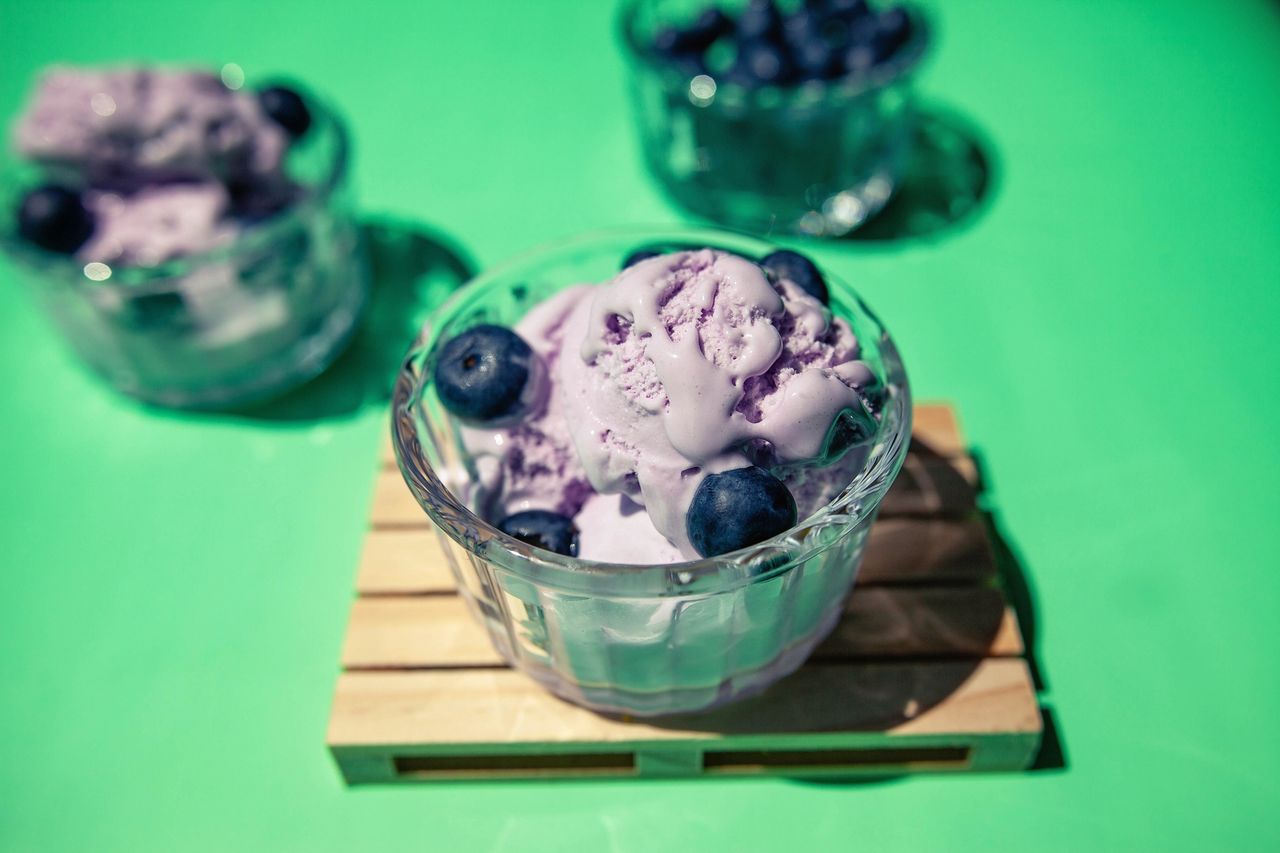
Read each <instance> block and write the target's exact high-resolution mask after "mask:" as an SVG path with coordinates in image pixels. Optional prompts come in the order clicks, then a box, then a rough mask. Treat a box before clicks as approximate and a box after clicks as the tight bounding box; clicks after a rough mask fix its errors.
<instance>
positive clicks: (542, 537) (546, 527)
mask: <svg viewBox="0 0 1280 853" xmlns="http://www.w3.org/2000/svg"><path fill="white" fill-rule="evenodd" d="M498 529H499V530H501V531H502V532H503V533H505V534H507V535H508V536H512V537H514V538H516V539H519V540H520V541H521V542H528V543H529V544H530V545H532V546H533V547H535V548H543V549H545V550H547V551H554V552H555V553H557V554H564V555H565V556H566V557H576V556H578V528H577V527H576V526H575V525H574V523H573V519H571V518H568V517H567V516H563V515H561V514H560V513H558V512H550V511H548V510H545V509H527V510H525V511H524V512H517V513H515V514H514V515H508V516H507V517H506V518H504V519H502V521H500V522H498Z"/></svg>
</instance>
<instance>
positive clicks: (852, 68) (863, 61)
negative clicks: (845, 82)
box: [844, 41, 876, 77]
mask: <svg viewBox="0 0 1280 853" xmlns="http://www.w3.org/2000/svg"><path fill="white" fill-rule="evenodd" d="M875 64H876V49H875V48H874V47H873V46H872V45H870V44H869V43H867V42H865V41H854V42H853V43H852V44H850V45H849V47H848V49H847V50H846V51H845V54H844V69H845V72H846V73H848V74H849V76H850V77H865V76H866V75H867V74H868V73H869V72H870V71H871V69H872V68H873V67H875Z"/></svg>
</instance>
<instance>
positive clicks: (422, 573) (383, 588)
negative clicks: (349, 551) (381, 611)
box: [356, 528, 458, 595]
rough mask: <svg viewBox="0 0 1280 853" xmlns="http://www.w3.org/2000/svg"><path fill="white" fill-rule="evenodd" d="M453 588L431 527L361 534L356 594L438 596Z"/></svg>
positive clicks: (453, 584) (451, 573) (443, 557)
mask: <svg viewBox="0 0 1280 853" xmlns="http://www.w3.org/2000/svg"><path fill="white" fill-rule="evenodd" d="M457 589H458V585H457V583H455V582H454V579H453V572H451V571H450V570H449V563H448V561H447V559H446V558H445V555H444V550H443V549H442V548H441V547H440V540H439V538H438V534H437V533H436V532H435V531H434V530H431V529H430V528H427V529H411V530H370V531H369V533H368V534H367V535H366V536H365V538H364V551H363V552H362V553H361V555H360V568H359V570H358V571H357V573H356V593H357V594H358V595H415V594H418V595H421V594H428V595H432V594H435V595H438V594H442V593H454V592H457Z"/></svg>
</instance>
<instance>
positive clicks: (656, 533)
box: [446, 249, 875, 562]
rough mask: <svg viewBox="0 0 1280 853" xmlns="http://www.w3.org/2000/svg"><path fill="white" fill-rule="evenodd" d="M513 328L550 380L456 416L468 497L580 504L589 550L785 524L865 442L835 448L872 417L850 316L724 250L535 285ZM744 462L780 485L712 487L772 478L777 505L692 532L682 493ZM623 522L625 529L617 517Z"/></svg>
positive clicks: (674, 548)
mask: <svg viewBox="0 0 1280 853" xmlns="http://www.w3.org/2000/svg"><path fill="white" fill-rule="evenodd" d="M516 332H517V333H518V334H519V335H520V336H521V337H522V338H524V339H525V340H526V341H528V343H529V346H530V347H531V348H532V350H533V351H534V352H535V353H537V355H538V356H539V358H540V359H541V360H542V362H543V365H544V367H545V374H546V376H547V377H548V379H549V385H550V388H549V391H548V392H547V393H545V394H542V395H541V397H542V402H541V404H540V405H539V406H537V407H534V408H531V409H530V410H529V411H528V412H527V414H526V416H525V417H524V419H523V420H522V421H520V422H519V423H518V424H515V425H505V424H504V425H502V426H499V427H495V428H484V427H479V428H477V427H471V428H468V429H466V430H464V442H465V444H466V448H467V450H468V452H469V454H470V456H471V458H472V460H473V463H474V469H475V472H476V475H477V476H476V481H475V484H474V488H473V490H472V495H471V499H472V501H473V504H474V505H475V506H476V508H477V510H478V511H479V512H481V514H483V515H486V516H488V517H490V518H494V519H495V520H496V519H498V518H501V517H505V516H506V515H509V514H511V513H515V512H520V511H524V510H531V509H537V510H550V511H554V512H557V513H560V514H563V515H564V516H566V517H570V518H572V517H574V516H576V515H578V514H579V513H582V512H588V511H589V515H590V521H591V523H589V524H588V523H586V522H585V520H582V521H580V523H579V524H578V525H577V526H578V528H579V529H580V530H581V531H582V537H581V547H580V553H581V554H582V555H583V556H585V557H588V558H590V559H596V560H611V561H618V562H628V561H632V560H635V559H636V558H637V557H641V558H645V559H642V560H641V561H643V562H670V561H672V560H674V559H696V558H697V557H699V556H710V555H711V554H710V553H708V549H707V546H706V545H705V544H702V545H700V544H699V543H707V542H712V541H714V542H717V543H718V546H717V547H716V549H715V552H716V553H720V552H722V551H723V550H726V549H727V550H736V547H742V546H745V545H748V544H751V543H752V542H754V541H759V539H760V538H768V536H771V535H774V534H776V533H780V532H783V531H784V530H785V529H786V528H787V527H789V526H791V524H793V523H794V522H795V519H796V514H797V513H800V517H804V516H805V515H807V514H809V513H812V512H813V511H814V510H815V509H817V508H818V507H819V506H821V505H823V504H825V503H826V502H828V501H829V500H831V498H833V497H834V496H835V495H836V494H837V493H838V492H839V491H840V490H841V489H842V488H843V487H844V486H845V485H847V484H848V482H849V480H850V479H851V478H852V475H853V473H854V472H855V471H856V470H857V468H858V467H860V465H861V463H862V459H863V455H862V454H859V453H856V452H854V453H850V450H851V449H852V448H854V447H856V446H857V445H858V444H859V442H860V441H865V440H866V439H867V438H869V437H870V436H871V434H873V433H874V431H875V422H874V416H873V415H872V412H871V408H870V406H869V405H868V401H867V399H866V398H865V397H864V394H863V391H862V389H864V388H867V387H870V385H871V384H872V383H870V382H869V381H868V378H869V377H873V376H874V372H873V371H872V370H871V368H870V367H869V366H868V365H867V364H866V363H865V362H863V361H861V360H860V359H859V355H860V348H859V344H858V341H857V339H856V337H855V336H854V334H853V332H852V330H851V329H850V327H849V325H848V324H847V323H846V322H845V321H844V320H841V319H839V318H837V317H834V316H833V315H832V313H831V311H830V310H829V309H828V308H827V307H826V306H825V305H823V304H822V302H820V301H819V300H818V299H817V298H816V297H815V296H813V295H812V294H811V293H810V292H809V291H807V290H806V289H803V288H802V287H801V286H799V285H798V284H797V283H795V282H794V281H792V280H791V279H789V278H786V277H783V276H781V275H776V274H774V273H771V272H770V271H768V270H767V269H766V268H764V267H762V266H760V265H759V264H757V263H755V262H754V261H752V260H750V259H747V258H744V257H741V256H739V255H736V254H732V253H728V252H722V251H717V250H712V249H702V250H693V251H678V252H674V253H670V254H664V255H658V256H656V257H650V258H647V259H644V260H641V261H639V262H636V263H634V264H632V265H631V266H629V267H627V268H626V269H624V270H623V271H622V272H621V273H619V274H618V275H617V276H616V277H615V278H613V279H612V280H610V281H608V282H605V283H602V284H599V285H583V286H579V287H574V288H570V289H568V290H565V291H562V292H561V293H559V294H557V295H555V296H553V297H552V298H550V299H548V300H546V301H545V302H543V303H542V304H540V305H538V306H536V307H535V308H534V309H533V310H532V311H531V312H530V313H529V314H528V316H527V317H526V318H525V319H524V320H523V321H522V322H520V323H519V324H517V326H516ZM446 405H447V403H446ZM842 424H843V425H845V426H844V428H843V429H842V428H841V425H842ZM837 445H838V446H837ZM748 468H752V469H755V470H756V471H759V472H760V474H759V476H761V477H767V478H769V480H772V481H774V482H777V483H778V489H780V490H781V491H780V492H778V491H777V490H771V489H752V490H751V493H750V495H749V496H748V497H749V498H750V500H748V501H746V502H744V501H743V500H731V501H729V502H728V503H723V502H722V503H721V504H720V505H722V506H738V507H747V506H749V505H751V500H754V501H756V502H757V503H759V500H760V498H759V496H760V495H765V494H780V495H785V496H786V498H785V501H784V500H783V499H782V498H781V497H779V498H777V499H776V500H775V501H774V503H775V504H779V503H787V504H788V505H789V506H790V507H791V508H789V509H788V508H784V507H781V506H764V505H761V506H759V507H758V509H759V511H760V517H761V518H767V519H772V521H770V522H769V523H768V524H765V525H764V526H761V525H759V524H744V525H740V527H741V528H742V529H744V530H751V531H754V533H753V534H751V535H750V536H745V537H744V538H739V539H734V538H733V537H728V538H726V537H724V536H720V537H708V536H704V535H700V534H701V533H702V531H701V530H700V529H699V525H704V524H706V523H708V522H707V521H706V520H697V521H695V520H693V518H692V517H691V515H690V506H691V504H692V503H693V502H694V499H695V496H696V495H698V494H699V491H700V489H703V488H704V483H706V482H707V480H708V478H709V477H716V476H717V475H722V474H725V473H726V472H730V471H736V470H740V469H748ZM732 481H733V482H737V481H736V480H732ZM756 481H758V477H757V480H752V481H751V482H756ZM725 482H730V481H725ZM743 482H747V481H743ZM742 488H745V487H742ZM606 507H607V508H606ZM744 511H746V510H744ZM637 516H639V517H637ZM614 517H616V518H617V523H616V524H615V523H613V522H612V521H611V520H610V519H612V518H614ZM782 518H789V519H790V522H789V523H786V524H783V525H782V526H781V527H778V522H777V521H776V520H777V519H782ZM642 521H644V522H647V524H645V523H641V522H642ZM691 525H692V530H691ZM622 526H625V527H626V529H627V535H626V536H618V535H615V534H616V528H618V527H622ZM752 536H754V537H755V538H752ZM642 543H643V544H642ZM735 543H736V547H729V546H732V545H734V544H735Z"/></svg>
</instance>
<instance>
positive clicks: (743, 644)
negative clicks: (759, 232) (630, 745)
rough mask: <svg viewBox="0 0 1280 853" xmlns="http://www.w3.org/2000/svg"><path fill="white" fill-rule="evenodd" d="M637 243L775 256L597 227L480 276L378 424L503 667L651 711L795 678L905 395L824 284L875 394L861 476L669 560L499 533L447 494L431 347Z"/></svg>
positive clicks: (458, 468) (509, 313)
mask: <svg viewBox="0 0 1280 853" xmlns="http://www.w3.org/2000/svg"><path fill="white" fill-rule="evenodd" d="M643 246H664V247H681V246H684V247H694V246H696V247H702V246H713V247H717V248H722V249H725V250H728V251H732V252H735V253H738V254H740V255H743V256H746V257H750V258H759V257H761V256H763V255H765V254H767V253H769V252H770V251H772V250H773V248H774V247H772V246H770V245H768V244H767V243H764V242H761V241H759V240H756V239H753V238H750V237H744V236H740V235H737V234H730V233H726V232H721V231H711V230H697V229H679V230H677V229H670V230H656V229H654V230H626V231H615V232H598V233H594V234H589V235H586V236H583V237H579V238H576V239H573V240H570V241H567V242H564V243H560V244H558V245H553V246H550V247H548V248H545V249H541V250H539V251H536V252H533V253H531V254H528V255H526V256H524V257H522V258H519V259H517V260H514V261H512V262H510V263H507V264H505V265H503V266H501V267H498V268H496V269H494V270H492V271H491V272H488V273H485V274H483V275H481V276H480V277H479V278H477V279H475V280H474V281H472V282H471V283H470V284H468V285H467V286H466V287H464V288H463V289H462V290H460V291H459V292H458V293H457V294H455V295H454V296H453V297H452V298H451V299H450V300H449V301H448V302H447V303H445V304H444V305H443V306H441V307H440V308H439V309H438V310H437V311H436V312H435V313H434V314H433V315H432V316H431V318H430V319H429V321H428V322H427V324H426V326H425V328H424V329H423V331H422V333H421V335H420V337H419V338H418V340H417V342H416V343H415V344H414V346H413V348H412V349H411V350H410V352H409V355H408V356H407V358H406V360H405V363H404V367H403V369H402V371H401V373H400V376H399V379H398V381H397V384H396V389H395V396H394V400H393V403H392V407H393V408H392V427H391V429H392V438H393V443H394V445H395V451H396V455H397V458H398V460H399V464H400V470H401V472H402V473H403V474H404V478H405V482H406V483H407V484H408V486H409V488H410V490H412V492H413V494H414V497H415V498H416V499H417V501H418V503H419V504H420V505H421V506H422V508H423V510H424V511H425V512H426V513H427V515H428V516H430V518H431V519H432V521H434V522H435V525H436V529H437V533H438V534H439V536H440V540H441V543H442V545H443V546H444V551H445V553H446V555H447V557H448V562H449V565H450V568H451V569H452V571H453V574H454V576H455V578H456V580H457V583H458V589H459V591H460V592H461V594H462V596H463V597H464V598H465V600H466V601H467V603H468V605H469V607H470V609H471V611H472V613H473V615H474V616H475V617H476V618H477V619H478V620H479V621H480V623H481V624H482V625H483V626H484V627H485V628H486V629H487V631H488V633H489V637H490V639H491V640H492V641H493V645H494V647H495V648H496V649H497V650H498V652H499V653H500V654H501V655H502V657H503V658H505V659H506V660H507V661H508V662H509V663H510V664H511V665H512V666H514V667H516V668H518V669H520V670H522V671H524V672H525V673H527V674H528V675H530V676H532V677H533V678H534V679H536V680H537V681H538V682H540V683H541V684H542V685H543V686H544V687H546V688H547V689H549V690H551V691H552V692H553V693H555V694H557V695H559V696H561V697H563V698H565V699H568V700H570V701H572V702H575V703H578V704H581V705H585V706H587V707H590V708H594V709H597V710H600V711H606V712H618V713H628V714H634V715H641V716H652V715H660V714H671V713H677V712H691V711H698V710H702V709H707V708H711V707H714V706H718V705H722V704H724V703H727V702H731V701H734V700H736V699H740V698H742V697H745V696H748V695H750V694H753V693H756V692H758V691H760V690H762V689H763V688H765V687H766V686H768V685H769V684H771V683H773V682H775V681H777V680H778V679H779V678H782V677H783V676H785V675H787V674H788V673H790V672H792V671H793V670H795V669H796V668H797V667H798V666H799V665H800V664H801V663H802V662H803V661H804V660H805V658H806V657H807V656H808V655H809V653H810V652H811V651H812V650H813V648H814V646H816V645H817V643H818V642H819V641H820V640H822V638H823V637H824V636H826V634H827V633H828V632H829V631H830V630H831V629H832V628H833V627H834V626H835V623H836V621H837V619H838V618H839V615H840V612H841V610H842V608H843V604H844V600H845V597H846V595H847V594H848V592H849V589H850V587H851V586H852V585H853V581H854V577H855V575H856V573H857V570H858V564H859V562H860V561H861V558H862V552H863V546H864V544H865V542H866V538H867V533H868V530H869V529H870V526H871V523H872V521H873V520H874V517H875V514H876V510H877V508H878V506H879V504H880V500H881V498H882V497H883V496H884V494H885V492H886V491H887V490H888V488H889V486H890V484H891V483H892V482H893V479H894V477H895V476H896V474H897V472H898V469H899V467H900V466H901V464H902V460H903V457H904V455H905V454H906V450H907V444H908V439H909V437H910V434H911V400H910V394H909V392H908V389H907V381H906V375H905V373H904V372H903V369H902V364H901V361H900V360H899V358H898V353H897V350H896V349H895V348H894V345H893V342H892V341H891V340H890V338H889V336H888V334H887V333H886V332H885V330H884V328H883V326H882V325H881V324H880V321H879V320H878V319H876V317H875V316H874V315H873V314H871V312H870V311H869V310H868V309H867V308H866V307H865V306H864V305H863V304H862V302H861V300H859V299H858V297H857V296H856V295H855V294H854V293H853V291H852V290H850V289H849V288H848V287H846V286H845V285H844V284H843V283H841V282H840V281H838V280H836V279H834V278H830V277H829V278H828V281H829V284H830V287H831V291H832V298H831V305H832V310H833V311H834V312H835V313H836V314H837V315H839V316H841V317H844V318H845V319H846V320H848V321H849V322H850V324H851V325H852V327H853V330H854V333H855V334H856V335H857V336H858V339H859V341H860V343H861V345H862V348H863V357H864V358H865V359H866V360H867V361H868V362H869V363H870V364H871V365H872V367H873V369H874V370H875V371H876V372H877V373H878V374H879V375H880V377H881V379H882V380H883V381H884V382H885V385H886V387H887V389H888V398H887V401H886V403H885V405H884V408H883V412H882V416H881V422H880V426H879V430H878V432H877V433H876V435H875V436H874V438H873V439H872V443H871V450H870V452H869V454H868V457H867V461H866V463H865V466H864V467H863V469H862V470H861V472H860V473H859V474H858V475H857V476H856V477H855V479H854V480H853V482H851V483H850V484H849V485H848V487H846V488H845V489H844V490H843V491H842V492H841V493H840V494H839V496H837V497H836V498H835V499H834V500H833V501H831V503H830V504H828V505H827V506H825V507H824V508H822V509H820V510H819V511H818V512H817V513H815V514H814V515H812V516H811V517H809V518H807V519H804V520H803V521H801V522H800V523H799V524H798V525H796V526H795V527H794V528H792V529H791V530H789V531H787V532H786V533H784V534H782V535H779V536H777V537H774V538H773V539H770V540H768V541H765V542H762V543H760V544H758V545H753V546H751V547H748V548H744V549H742V550H740V551H736V552H733V553H730V554H725V555H722V556H717V557H712V558H708V559H702V560H695V561H689V562H683V563H673V564H667V565H652V566H636V565H621V564H611V563H601V562H594V561H590V560H581V559H575V558H572V557H566V556H561V555H559V554H553V553H551V552H549V551H544V550H541V549H535V548H533V547H531V546H529V545H527V544H525V543H524V542H521V541H518V540H516V539H513V538H512V537H510V536H507V535H506V534H504V533H502V532H500V531H499V530H498V529H497V528H495V527H494V526H493V525H492V524H490V523H489V522H488V521H486V520H485V519H483V518H480V517H479V516H477V515H476V514H475V513H474V512H472V510H471V508H470V507H469V506H467V504H466V503H465V501H464V500H463V499H461V498H460V497H459V496H460V495H463V494H466V493H467V491H468V489H467V488H466V486H467V484H468V483H469V482H471V476H472V474H471V471H470V460H469V458H468V457H467V455H466V453H465V452H464V450H463V449H462V444H461V441H460V436H459V424H458V423H457V422H455V421H454V419H453V418H452V416H451V415H449V414H448V413H447V412H446V411H445V410H444V408H443V407H442V406H441V404H440V401H439V398H438V397H437V395H436V389H435V388H434V387H433V384H432V375H433V371H434V365H435V362H436V359H437V355H438V352H439V349H440V347H441V346H442V344H443V343H444V342H445V341H447V340H448V339H449V338H451V337H453V336H454V335H456V334H458V333H459V332H462V331H464V330H465V329H467V328H469V327H471V326H474V325H476V324H478V323H501V324H504V325H514V324H515V323H516V322H518V321H519V320H520V319H521V318H522V317H523V316H524V314H525V313H526V312H527V311H528V310H529V308H530V307H531V306H533V305H534V304H536V303H537V302H539V301H540V300H542V299H545V298H546V297H548V296H549V295H551V294H553V293H555V292H557V291H559V290H561V289H563V288H566V287H569V286H572V285H575V284H580V283H583V282H602V281H606V280H608V279H609V278H611V277H612V276H613V275H615V274H616V273H617V271H618V268H619V264H620V262H621V260H622V258H623V257H625V256H626V255H627V254H628V253H629V252H631V251H632V250H634V249H636V248H639V247H643Z"/></svg>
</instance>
